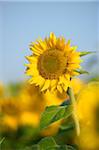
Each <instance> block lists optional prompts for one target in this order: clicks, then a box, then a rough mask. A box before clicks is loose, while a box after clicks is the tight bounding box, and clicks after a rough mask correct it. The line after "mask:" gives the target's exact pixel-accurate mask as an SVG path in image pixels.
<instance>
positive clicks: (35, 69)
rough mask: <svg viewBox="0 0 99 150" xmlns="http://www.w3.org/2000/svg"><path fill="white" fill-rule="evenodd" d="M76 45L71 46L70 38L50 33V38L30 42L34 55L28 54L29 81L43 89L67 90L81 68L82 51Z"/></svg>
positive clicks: (27, 70) (27, 71)
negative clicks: (77, 70) (66, 38)
mask: <svg viewBox="0 0 99 150" xmlns="http://www.w3.org/2000/svg"><path fill="white" fill-rule="evenodd" d="M76 48H77V47H76V46H70V40H68V41H67V42H66V41H65V39H64V37H56V36H55V34H54V33H50V36H49V38H48V37H46V38H45V39H44V40H42V39H39V40H37V41H36V42H32V43H31V44H30V50H31V51H32V55H30V56H27V57H26V58H27V60H28V61H29V64H27V65H26V66H27V69H26V74H27V75H29V76H30V77H31V78H30V79H29V82H30V83H31V84H35V85H36V86H39V87H40V89H41V91H47V90H49V91H53V90H58V91H59V92H60V93H62V92H63V91H67V88H68V87H69V86H70V79H71V77H73V76H74V75H77V74H78V73H77V72H76V71H75V70H76V69H79V68H80V62H81V60H80V53H79V52H77V51H76Z"/></svg>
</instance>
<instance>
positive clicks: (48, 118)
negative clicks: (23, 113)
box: [40, 105, 72, 129]
mask: <svg viewBox="0 0 99 150" xmlns="http://www.w3.org/2000/svg"><path fill="white" fill-rule="evenodd" d="M71 113H72V106H71V105H65V106H50V107H46V109H45V111H44V112H43V113H42V116H41V120H40V129H43V128H46V127H48V126H49V125H50V124H52V123H54V122H55V121H58V120H60V119H63V118H67V117H69V116H70V115H71Z"/></svg>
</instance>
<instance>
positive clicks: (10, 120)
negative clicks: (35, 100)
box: [0, 97, 22, 130]
mask: <svg viewBox="0 0 99 150" xmlns="http://www.w3.org/2000/svg"><path fill="white" fill-rule="evenodd" d="M21 111H22V110H21V107H20V104H19V101H18V100H17V99H16V98H13V97H10V98H3V99H1V100H0V114H1V116H0V126H1V128H2V129H3V130H8V129H9V128H10V129H12V130H13V129H14V130H15V129H17V127H18V118H19V116H20V113H21Z"/></svg>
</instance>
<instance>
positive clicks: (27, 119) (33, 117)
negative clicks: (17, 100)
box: [19, 112, 40, 127]
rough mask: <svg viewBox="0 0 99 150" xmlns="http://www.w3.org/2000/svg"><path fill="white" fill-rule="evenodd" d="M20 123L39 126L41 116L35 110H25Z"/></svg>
mask: <svg viewBox="0 0 99 150" xmlns="http://www.w3.org/2000/svg"><path fill="white" fill-rule="evenodd" d="M19 120H20V125H21V126H22V125H23V126H24V125H29V126H33V127H37V126H38V125H39V121H40V116H39V115H38V114H36V113H33V112H23V113H22V114H21V115H20V118H19Z"/></svg>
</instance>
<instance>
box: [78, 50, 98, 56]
mask: <svg viewBox="0 0 99 150" xmlns="http://www.w3.org/2000/svg"><path fill="white" fill-rule="evenodd" d="M93 53H95V52H91V51H83V52H80V57H82V56H85V55H88V54H93Z"/></svg>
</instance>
